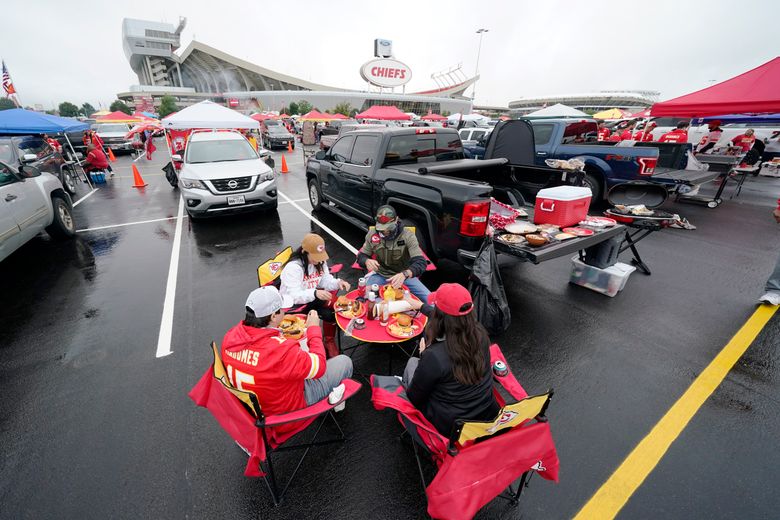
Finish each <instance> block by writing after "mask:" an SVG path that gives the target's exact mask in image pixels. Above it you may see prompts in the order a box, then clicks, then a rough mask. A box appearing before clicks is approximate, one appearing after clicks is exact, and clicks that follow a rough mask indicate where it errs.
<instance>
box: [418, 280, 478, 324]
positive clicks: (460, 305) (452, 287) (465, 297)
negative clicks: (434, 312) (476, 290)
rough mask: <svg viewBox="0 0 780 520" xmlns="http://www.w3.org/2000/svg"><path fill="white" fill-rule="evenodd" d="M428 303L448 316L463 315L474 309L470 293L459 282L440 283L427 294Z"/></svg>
mask: <svg viewBox="0 0 780 520" xmlns="http://www.w3.org/2000/svg"><path fill="white" fill-rule="evenodd" d="M428 303H429V304H431V305H435V306H436V308H437V309H439V310H440V311H441V312H443V313H444V314H449V315H450V316H465V315H466V314H468V313H470V312H471V311H472V310H473V309H474V302H473V301H472V299H471V294H470V293H469V291H468V289H466V288H465V287H463V286H462V285H461V284H459V283H443V284H441V286H440V287H439V288H438V289H437V290H436V291H434V292H432V293H431V294H430V295H429V296H428Z"/></svg>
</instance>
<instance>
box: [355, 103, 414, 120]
mask: <svg viewBox="0 0 780 520" xmlns="http://www.w3.org/2000/svg"><path fill="white" fill-rule="evenodd" d="M355 117H356V118H357V119H381V120H388V121H408V120H409V119H411V118H412V117H411V116H410V115H409V114H404V113H403V112H401V111H400V110H399V109H398V108H397V107H394V106H380V105H374V106H372V107H371V108H369V109H368V110H366V111H365V112H361V113H359V114H358V115H356V116H355Z"/></svg>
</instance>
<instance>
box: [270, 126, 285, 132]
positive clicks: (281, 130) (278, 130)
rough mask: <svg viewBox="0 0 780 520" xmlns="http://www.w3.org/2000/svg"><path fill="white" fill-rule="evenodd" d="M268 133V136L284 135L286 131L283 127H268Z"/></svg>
mask: <svg viewBox="0 0 780 520" xmlns="http://www.w3.org/2000/svg"><path fill="white" fill-rule="evenodd" d="M268 133H269V134H286V133H287V129H285V128H284V127H283V126H269V127H268Z"/></svg>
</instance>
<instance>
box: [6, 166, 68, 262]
mask: <svg viewBox="0 0 780 520" xmlns="http://www.w3.org/2000/svg"><path fill="white" fill-rule="evenodd" d="M44 230H45V231H46V232H47V233H48V234H49V235H50V236H51V237H52V238H54V239H65V238H70V237H73V235H75V234H76V225H75V222H74V221H73V203H72V202H71V200H70V195H68V194H67V193H66V192H65V190H64V189H63V188H62V183H61V182H60V181H59V179H57V177H55V176H53V175H51V174H49V173H41V171H40V170H39V169H38V168H36V167H35V166H30V165H24V166H21V167H19V169H18V170H17V169H15V168H13V167H11V166H9V165H7V164H5V163H3V162H0V261H2V260H4V259H5V258H6V257H8V255H10V254H11V253H13V252H14V251H16V250H17V249H18V248H20V247H21V246H22V245H24V244H26V243H27V241H28V240H30V239H31V238H33V237H35V236H36V235H37V234H38V233H40V232H41V231H44Z"/></svg>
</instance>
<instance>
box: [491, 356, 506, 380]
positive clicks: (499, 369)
mask: <svg viewBox="0 0 780 520" xmlns="http://www.w3.org/2000/svg"><path fill="white" fill-rule="evenodd" d="M508 373H509V370H508V369H507V368H506V365H505V364H504V362H503V361H501V360H500V359H499V360H496V362H495V363H493V374H495V375H497V376H498V377H504V376H505V375H507V374H508Z"/></svg>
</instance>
